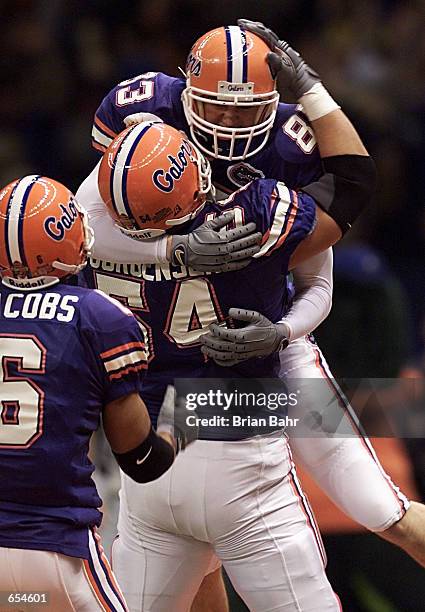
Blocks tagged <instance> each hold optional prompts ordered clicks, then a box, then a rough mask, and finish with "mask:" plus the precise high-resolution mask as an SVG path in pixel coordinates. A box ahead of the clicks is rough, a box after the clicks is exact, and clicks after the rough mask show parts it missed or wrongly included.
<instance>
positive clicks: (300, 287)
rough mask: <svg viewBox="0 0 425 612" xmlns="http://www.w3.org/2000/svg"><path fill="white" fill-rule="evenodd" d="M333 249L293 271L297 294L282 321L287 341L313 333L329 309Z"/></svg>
mask: <svg viewBox="0 0 425 612" xmlns="http://www.w3.org/2000/svg"><path fill="white" fill-rule="evenodd" d="M332 262H333V254H332V249H331V248H329V249H327V250H326V251H324V252H323V253H319V254H318V255H316V256H314V257H311V258H310V259H308V260H307V261H306V262H304V263H303V264H302V265H300V266H297V267H296V268H295V269H294V270H293V275H294V283H295V290H296V294H295V297H294V300H293V303H292V307H291V309H290V310H289V312H288V313H287V314H286V316H285V317H284V319H283V323H284V324H285V325H286V327H287V330H288V334H287V337H288V339H289V340H290V341H292V340H296V339H297V338H301V337H302V336H305V335H306V334H308V333H310V332H312V331H314V330H315V329H316V327H318V326H319V325H320V323H322V321H324V319H326V317H327V316H328V314H329V312H330V309H331V306H332V287H333V279H332Z"/></svg>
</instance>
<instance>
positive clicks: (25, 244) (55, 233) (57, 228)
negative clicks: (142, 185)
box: [0, 175, 93, 289]
mask: <svg viewBox="0 0 425 612" xmlns="http://www.w3.org/2000/svg"><path fill="white" fill-rule="evenodd" d="M0 233H1V234H2V236H3V238H4V240H3V241H2V243H1V247H0V276H1V277H2V278H3V280H4V281H5V282H6V284H8V285H11V286H13V287H21V288H24V289H25V288H26V289H31V288H33V287H40V286H49V285H52V284H54V283H57V282H58V281H59V280H60V279H63V278H64V277H66V276H68V275H70V274H77V273H78V272H79V271H80V270H82V269H83V268H84V266H85V265H86V262H87V257H88V255H89V253H90V248H91V246H92V244H93V232H92V230H91V228H90V227H89V226H88V223H87V214H86V212H85V211H84V210H83V209H82V208H81V207H80V206H79V205H78V203H77V201H76V200H75V198H74V196H73V194H72V193H71V192H70V191H69V190H68V189H67V188H66V187H65V186H64V185H62V184H61V183H58V182H57V181H54V180H52V179H49V178H47V177H43V176H39V175H29V176H25V177H23V178H21V179H18V180H16V181H13V182H12V183H10V184H9V185H7V186H6V187H4V189H2V190H1V192H0Z"/></svg>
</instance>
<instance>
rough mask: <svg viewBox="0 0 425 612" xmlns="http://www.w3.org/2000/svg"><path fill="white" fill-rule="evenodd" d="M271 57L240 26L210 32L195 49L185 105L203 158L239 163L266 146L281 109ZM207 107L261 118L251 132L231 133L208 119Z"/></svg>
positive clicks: (255, 119) (233, 129) (189, 62)
mask: <svg viewBox="0 0 425 612" xmlns="http://www.w3.org/2000/svg"><path fill="white" fill-rule="evenodd" d="M268 53H270V49H269V47H268V46H267V45H266V43H265V42H264V41H263V40H261V38H260V37H259V36H256V35H255V34H252V33H251V32H248V31H245V30H244V29H242V28H240V27H239V26H226V27H222V28H217V29H215V30H211V32H207V33H206V34H204V35H203V36H201V38H199V39H198V40H197V41H196V42H195V44H194V45H193V47H192V49H191V51H190V53H189V57H188V59H187V63H186V79H187V80H186V84H187V87H186V89H185V90H184V91H183V94H182V101H183V108H184V111H185V115H186V120H187V122H188V124H189V126H190V133H191V136H192V139H193V141H194V142H195V144H196V145H197V146H198V147H199V148H200V149H201V151H203V152H204V153H206V154H208V155H211V156H213V157H215V158H217V159H226V160H233V161H235V160H241V159H246V158H247V157H251V156H252V155H254V154H255V153H257V152H258V151H260V150H261V149H262V148H263V147H264V145H265V144H266V142H267V138H268V136H269V133H270V130H271V128H272V126H273V122H274V119H275V116H276V110H277V105H278V103H279V93H278V91H277V90H276V82H275V80H274V79H273V77H272V75H271V72H270V68H269V65H268V64H267V55H268ZM205 104H211V105H215V106H216V107H220V106H221V107H228V106H233V107H238V109H240V110H243V109H254V110H255V109H256V111H257V112H256V113H255V114H254V115H253V116H252V118H251V124H250V125H248V126H243V127H237V126H234V127H233V126H232V127H226V126H224V125H219V124H218V123H214V122H212V121H208V120H207V119H206V112H205V111H206V108H205Z"/></svg>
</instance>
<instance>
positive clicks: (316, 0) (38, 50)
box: [0, 0, 425, 612]
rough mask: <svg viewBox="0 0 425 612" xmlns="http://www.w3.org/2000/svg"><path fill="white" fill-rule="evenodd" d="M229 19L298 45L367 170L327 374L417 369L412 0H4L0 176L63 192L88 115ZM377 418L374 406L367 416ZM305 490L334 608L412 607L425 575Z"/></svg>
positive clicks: (407, 406) (398, 460)
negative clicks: (366, 196) (370, 196)
mask: <svg viewBox="0 0 425 612" xmlns="http://www.w3.org/2000/svg"><path fill="white" fill-rule="evenodd" d="M238 17H246V18H251V19H256V20H261V21H264V22H265V23H266V24H267V25H269V26H270V27H272V28H273V29H274V30H275V31H276V32H277V33H279V34H280V35H281V36H282V37H283V38H287V39H288V40H289V41H290V42H291V44H293V45H294V47H295V48H297V49H299V50H300V51H301V52H302V54H303V56H304V57H305V59H306V60H307V61H309V62H311V63H312V65H313V66H314V67H315V68H316V69H317V70H318V72H319V73H320V74H321V75H322V77H323V80H324V82H325V83H326V85H327V87H328V89H329V90H330V91H331V92H332V94H333V96H334V97H335V98H336V99H337V100H338V101H339V102H340V103H341V104H342V106H343V108H344V110H345V111H346V112H347V114H348V115H349V116H350V117H351V118H352V120H353V121H354V123H355V125H356V126H357V127H358V129H359V132H360V133H361V135H362V137H363V139H364V140H365V142H366V144H367V146H368V148H369V150H370V152H371V153H372V155H373V156H374V158H375V160H376V164H377V167H378V173H379V187H378V191H377V194H376V197H375V202H374V206H373V208H371V209H370V211H368V212H367V213H365V214H364V215H363V216H362V218H361V220H360V221H359V222H358V223H357V225H356V227H355V229H354V230H353V231H352V232H351V233H350V235H349V236H348V238H347V239H345V240H344V241H343V243H342V245H341V246H339V247H338V248H337V249H336V264H335V270H336V272H335V276H336V284H335V295H334V307H333V311H332V313H331V315H330V317H329V319H328V320H327V322H326V323H325V324H324V325H322V327H321V329H320V330H319V332H318V334H317V336H318V337H319V338H320V343H321V346H322V348H323V349H324V352H325V354H326V355H327V357H328V360H329V362H330V364H331V366H332V368H333V370H334V372H335V373H336V374H337V375H339V376H350V377H360V376H369V377H386V378H390V377H391V378H393V377H402V378H403V377H411V376H414V377H416V378H417V379H421V378H423V373H424V364H425V360H424V342H425V299H424V298H425V273H424V272H425V269H424V261H425V208H424V201H425V171H424V159H423V156H424V153H425V121H424V118H425V78H424V75H425V37H424V35H423V33H424V31H425V3H424V2H423V1H421V0H418V1H416V2H415V1H413V0H410V1H407V0H406V1H397V0H370V1H368V0H357V2H352V1H348V0H345V1H344V0H267V1H265V2H262V3H260V2H258V0H233V1H232V2H223V1H219V0H216V2H214V3H213V2H211V0H208V1H207V0H144V1H143V0H120V2H112V1H108V0H105V1H102V0H91V1H89V2H87V1H83V0H48V1H46V0H44V1H43V0H39V1H36V0H35V1H31V0H1V1H0V20H1V23H2V25H3V28H2V37H1V39H0V65H1V87H0V125H1V130H0V152H1V154H0V184H1V185H4V184H6V183H8V182H10V181H11V180H12V179H14V178H16V177H17V176H22V175H24V174H27V173H33V172H36V173H40V174H46V175H48V176H51V177H54V178H56V179H58V180H61V181H63V182H64V183H65V184H66V185H68V186H70V187H71V188H73V189H74V190H75V189H76V188H77V186H78V185H79V183H80V182H81V180H82V179H83V178H84V177H85V176H86V175H87V174H88V172H89V171H90V170H91V168H92V167H93V165H94V163H95V162H96V160H97V153H95V152H94V151H93V150H92V149H91V147H90V131H91V122H92V118H93V114H94V112H95V110H96V108H97V106H98V104H99V103H100V101H101V99H102V98H103V96H104V95H105V94H106V93H107V91H109V89H110V88H111V87H112V86H114V85H115V84H116V83H117V82H118V81H120V80H123V79H126V78H129V77H131V76H134V75H137V74H140V73H143V72H145V71H149V70H158V71H164V72H167V73H169V74H178V73H177V67H178V66H184V63H185V57H186V54H187V52H188V50H189V48H190V46H191V44H192V42H193V41H194V40H195V39H196V38H197V37H198V36H199V35H200V34H202V33H203V32H205V31H207V30H209V29H211V28H213V27H216V26H218V25H224V24H232V23H235V22H236V19H237V18H238ZM393 384H394V389H395V391H394V392H392V393H391V394H387V395H383V397H382V401H381V402H380V406H381V407H383V409H384V410H385V408H386V407H387V408H388V409H390V408H395V414H394V415H393V417H391V418H392V419H393V420H394V423H395V427H396V430H397V428H398V430H399V431H400V432H401V433H402V434H403V435H404V436H407V437H408V436H409V433H410V434H411V435H412V436H414V437H415V439H411V440H409V439H404V440H402V441H398V442H396V446H397V448H394V447H390V448H383V450H382V453H383V454H385V453H386V454H387V455H388V456H389V459H390V463H391V462H392V463H393V468H394V469H395V470H396V471H397V470H399V471H400V478H401V479H402V480H403V479H404V480H405V481H406V483H408V484H406V486H409V487H411V488H412V490H413V489H414V490H415V492H414V495H415V496H416V498H417V499H423V498H424V496H425V443H424V442H423V440H422V439H421V437H425V423H424V417H423V416H422V410H423V405H422V404H421V403H419V404H418V401H417V395H416V394H415V393H412V388H411V386H409V385H407V386H406V387H405V386H403V383H402V382H394V383H393ZM420 384H421V380H417V381H416V383H415V385H416V388H417V387H418V385H420ZM389 396H392V399H389ZM394 398H396V399H397V401H395V399H394ZM379 418H381V417H380V413H379V411H378V413H377V412H376V411H375V412H374V413H373V419H374V420H375V421H376V420H377V419H378V420H379ZM381 442H382V441H381ZM379 443H380V442H378V444H379ZM99 457H100V459H102V453H99ZM388 469H390V468H388ZM109 470H110V466H109V463H108V461H106V460H105V461H102V460H101V461H100V469H99V470H98V472H99V474H100V485H101V488H102V489H103V490H104V493H105V496H106V508H105V509H106V539H107V540H108V539H109V534H110V532H111V531H112V529H113V522H114V508H113V506H114V503H113V500H114V499H115V494H116V479H114V478H113V477H112V476H111V475H110V474H109ZM390 471H391V470H390ZM102 472H104V474H103V477H102ZM312 496H313V498H316V497H317V500H316V504H317V508H318V509H319V519H320V520H321V524H322V526H323V527H324V530H325V532H327V533H328V536H327V537H326V545H327V547H328V553H329V554H328V556H329V570H330V574H331V580H333V583H334V587H335V590H336V591H337V592H339V593H340V594H341V596H342V600H343V602H344V604H345V605H344V609H345V610H353V611H362V610H366V611H375V612H392V611H398V610H399V611H401V612H405V611H408V610H412V611H418V612H419V611H420V610H423V609H425V604H424V602H425V593H424V592H423V590H424V589H425V587H424V586H423V583H424V582H425V581H424V580H423V571H422V570H418V568H416V566H415V565H414V564H413V563H411V562H410V561H409V560H407V559H406V558H405V557H404V555H402V554H401V553H400V554H399V553H398V551H396V550H395V549H393V548H392V547H390V546H389V545H386V544H385V543H384V542H381V541H380V540H378V539H377V538H375V537H374V536H371V535H368V534H366V533H363V532H361V531H359V530H358V529H357V528H356V527H355V526H354V525H351V524H349V523H348V522H347V521H344V520H343V519H342V518H341V519H340V520H339V519H338V520H337V519H336V518H335V516H336V515H335V514H334V510H333V509H331V508H330V506H328V505H327V502H325V501H324V500H323V498H322V497H320V496H319V495H318V494H316V493H315V492H314V491H312ZM313 501H314V499H313ZM238 605H239V604H237V603H233V604H232V606H233V607H232V609H235V610H236V609H239V608H238Z"/></svg>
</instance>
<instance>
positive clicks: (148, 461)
mask: <svg viewBox="0 0 425 612" xmlns="http://www.w3.org/2000/svg"><path fill="white" fill-rule="evenodd" d="M114 456H115V459H116V460H117V462H118V465H119V466H120V468H121V469H122V471H123V472H125V473H126V474H127V476H130V478H132V479H133V480H135V481H136V482H150V481H151V480H155V479H156V478H159V477H160V476H162V474H164V472H166V471H167V470H168V468H169V467H171V465H172V463H173V461H174V449H173V448H172V447H171V445H170V444H168V442H166V441H165V440H163V439H162V438H161V437H160V436H157V435H156V433H155V432H154V430H153V429H151V430H150V432H149V435H148V436H147V438H146V439H145V440H144V441H143V442H142V443H141V444H139V446H138V447H137V448H133V449H132V450H130V451H128V452H127V453H114Z"/></svg>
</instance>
